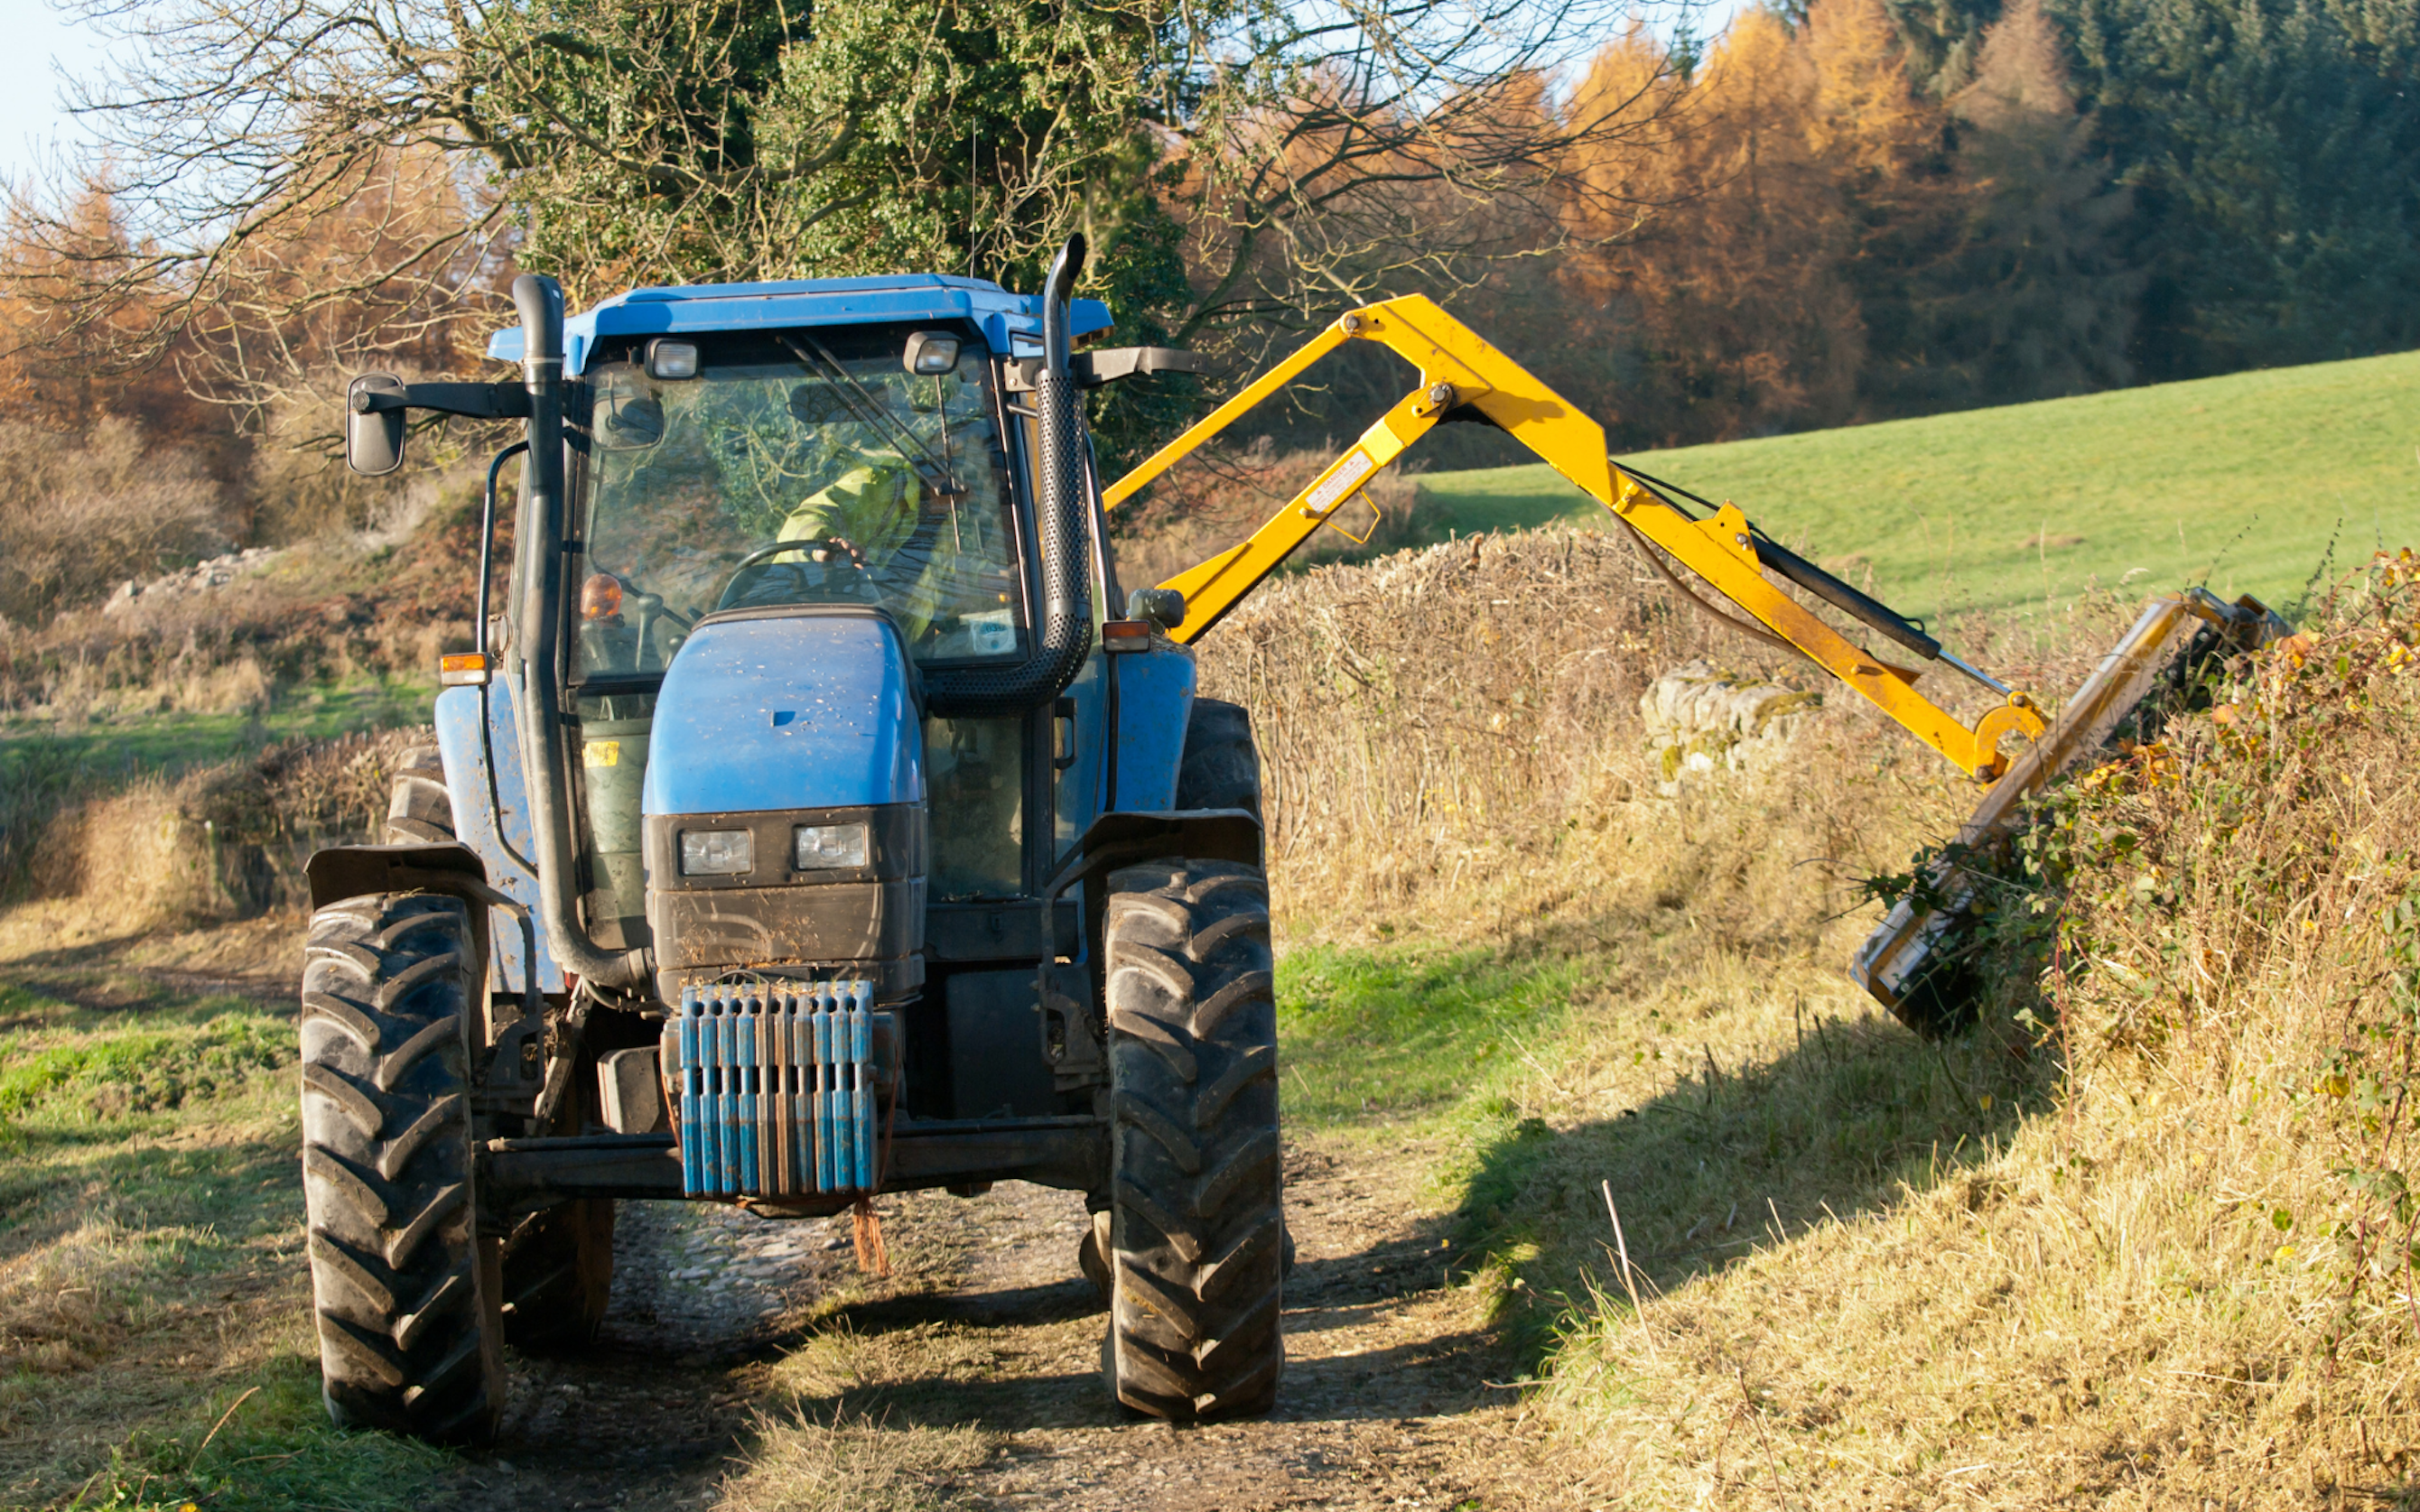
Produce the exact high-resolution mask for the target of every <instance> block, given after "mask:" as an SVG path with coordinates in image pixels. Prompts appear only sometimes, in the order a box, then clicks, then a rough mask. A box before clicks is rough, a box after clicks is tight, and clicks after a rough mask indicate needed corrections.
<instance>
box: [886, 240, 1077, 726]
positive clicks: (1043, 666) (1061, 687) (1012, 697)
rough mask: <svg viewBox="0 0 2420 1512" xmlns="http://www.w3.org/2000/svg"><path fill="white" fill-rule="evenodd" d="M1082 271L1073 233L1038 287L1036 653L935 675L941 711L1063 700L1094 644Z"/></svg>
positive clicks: (995, 711)
mask: <svg viewBox="0 0 2420 1512" xmlns="http://www.w3.org/2000/svg"><path fill="white" fill-rule="evenodd" d="M1083 268H1084V239H1083V238H1082V237H1081V236H1073V237H1069V238H1068V239H1067V244H1066V245H1065V246H1063V247H1062V248H1060V249H1059V255H1058V256H1057V257H1055V258H1053V259H1051V263H1050V276H1049V277H1048V279H1047V280H1046V281H1045V283H1044V285H1043V289H1042V370H1041V372H1040V373H1038V374H1037V375H1036V376H1035V378H1034V382H1033V400H1034V409H1035V411H1036V413H1037V414H1038V415H1039V417H1040V420H1039V424H1038V426H1037V428H1038V429H1039V430H1040V431H1041V446H1040V451H1041V454H1042V455H1041V457H1040V459H1039V461H1040V466H1039V467H1038V468H1037V469H1036V471H1037V472H1038V474H1039V476H1038V477H1037V479H1036V480H1035V481H1036V489H1035V491H1036V493H1037V494H1038V495H1039V496H1040V497H1039V498H1038V499H1037V500H1036V503H1037V504H1038V505H1039V508H1038V509H1037V511H1036V513H1037V514H1038V516H1039V518H1038V519H1037V520H1036V521H1035V524H1036V527H1037V531H1036V533H1038V534H1039V535H1040V536H1041V539H1042V635H1041V639H1040V643H1039V644H1038V645H1037V646H1036V647H1035V648H1034V653H1033V655H1032V656H1029V657H1027V658H1026V659H1025V660H1024V661H1023V662H1020V663H1019V664H1017V665H1016V666H1015V667H1011V668H1006V669H1003V670H1001V671H993V670H991V669H989V668H969V669H967V670H965V671H947V672H934V673H932V674H930V675H928V676H927V677H926V679H925V682H924V691H925V701H926V704H927V706H928V707H929V708H930V709H931V710H932V712H933V713H935V714H937V715H939V716H941V717H944V718H954V719H964V718H984V717H997V716H1001V715H1014V714H1023V713H1024V712H1025V711H1026V710H1028V709H1031V708H1032V707H1034V706H1035V705H1037V704H1040V703H1044V702H1048V701H1049V700H1051V699H1055V698H1057V697H1058V696H1059V695H1060V694H1061V693H1063V692H1065V691H1066V689H1067V685H1068V684H1069V683H1072V682H1074V681H1075V680H1076V674H1077V672H1078V671H1082V670H1083V666H1084V658H1085V657H1086V656H1089V655H1091V654H1092V650H1093V593H1092V574H1091V572H1090V571H1089V568H1090V566H1091V563H1092V552H1091V550H1090V549H1089V542H1088V541H1087V539H1086V534H1085V518H1084V517H1085V513H1086V509H1085V504H1086V500H1085V494H1084V438H1083V433H1082V432H1081V431H1080V430H1079V429H1078V426H1077V422H1076V380H1075V376H1074V374H1072V373H1071V372H1070V371H1069V370H1068V331H1067V325H1068V316H1067V301H1068V299H1069V298H1070V297H1071V296H1072V295H1073V294H1074V292H1075V288H1076V275H1077V274H1078V273H1080V272H1082V271H1083Z"/></svg>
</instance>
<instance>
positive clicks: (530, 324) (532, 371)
mask: <svg viewBox="0 0 2420 1512" xmlns="http://www.w3.org/2000/svg"><path fill="white" fill-rule="evenodd" d="M513 303H514V304H516V305H518V306H520V313H521V378H522V381H523V383H524V384H525V385H526V386H527V387H528V390H529V397H530V417H529V452H528V454H527V455H526V458H525V459H524V461H523V462H522V464H521V501H522V502H521V508H520V532H519V542H518V545H519V548H520V553H521V573H520V579H521V585H522V586H521V601H520V604H518V605H516V606H515V609H516V610H517V611H518V619H519V625H517V628H518V630H519V631H520V633H519V634H517V635H515V636H514V637H513V640H514V643H515V645H516V646H517V647H518V648H519V649H520V656H521V701H520V737H521V771H522V772H523V774H524V775H525V776H527V777H528V778H529V779H530V780H528V781H526V782H525V783H524V784H523V786H524V787H525V788H526V789H527V790H528V793H529V806H530V829H531V832H532V834H533V835H534V836H535V840H536V842H537V844H536V850H537V855H536V856H535V857H534V859H535V860H536V862H537V901H538V917H539V918H540V919H542V920H543V921H544V922H545V924H546V940H547V946H548V948H549V949H551V950H552V952H553V954H554V959H555V961H556V962H557V963H558V964H560V965H561V966H562V967H563V969H564V970H565V971H566V972H569V973H571V974H573V975H575V976H578V977H580V978H581V979H582V980H585V981H590V982H594V983H596V984H597V986H599V987H640V986H645V985H647V984H648V980H649V978H650V977H651V976H652V974H653V973H654V970H655V959H654V957H655V952H654V951H652V950H647V949H637V950H605V949H599V948H598V946H597V942H596V941H595V940H593V939H590V938H589V936H588V932H587V930H585V929H583V928H582V926H581V924H580V919H579V915H578V913H577V912H576V911H575V909H574V908H573V906H572V890H571V889H572V880H571V879H572V873H573V871H574V861H573V856H574V851H573V846H572V841H571V813H570V809H569V807H568V805H567V804H566V802H565V801H564V795H566V793H568V792H569V791H570V789H569V787H568V785H567V784H568V783H569V780H570V778H569V774H568V772H567V770H566V764H565V762H564V759H563V738H562V737H563V648H562V640H563V636H562V629H563V616H562V613H561V609H562V606H563V574H564V554H563V545H562V543H563V538H564V536H563V529H564V498H563V289H562V286H561V285H558V284H556V283H555V281H554V280H553V279H551V278H547V277H543V276H541V275H539V274H536V273H523V274H521V275H520V277H519V278H516V279H514V280H513ZM1088 628H1089V626H1088Z"/></svg>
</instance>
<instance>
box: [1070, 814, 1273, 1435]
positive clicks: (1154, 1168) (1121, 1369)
mask: <svg viewBox="0 0 2420 1512" xmlns="http://www.w3.org/2000/svg"><path fill="white" fill-rule="evenodd" d="M1109 889H1110V890H1109V908H1108V925H1107V930H1106V946H1107V949H1106V955H1107V960H1108V966H1109V1075H1110V1088H1111V1094H1110V1095H1111V1103H1112V1105H1113V1107H1114V1109H1115V1118H1116V1121H1115V1124H1114V1126H1113V1128H1112V1130H1111V1141H1112V1144H1111V1149H1112V1154H1111V1162H1110V1169H1111V1179H1110V1199H1109V1213H1110V1225H1109V1228H1110V1232H1109V1254H1108V1256H1107V1259H1108V1262H1109V1266H1108V1269H1109V1282H1110V1285H1109V1290H1110V1294H1111V1302H1110V1313H1109V1336H1108V1338H1107V1340H1106V1341H1105V1343H1104V1346H1103V1350H1102V1365H1103V1373H1104V1375H1105V1376H1106V1377H1107V1378H1108V1384H1109V1390H1110V1392H1111V1394H1112V1395H1113V1396H1116V1398H1117V1399H1118V1400H1119V1401H1121V1402H1123V1403H1124V1404H1125V1405H1126V1406H1128V1407H1130V1408H1133V1409H1134V1410H1136V1411H1137V1412H1145V1413H1148V1414H1150V1415H1151V1416H1154V1417H1161V1418H1170V1419H1175V1420H1180V1421H1181V1420H1189V1419H1194V1418H1207V1417H1233V1416H1239V1415H1244V1414H1248V1413H1255V1412H1266V1411H1267V1410H1268V1409H1269V1407H1270V1406H1271V1405H1272V1404H1273V1403H1274V1402H1275V1401H1276V1400H1277V1387H1278V1376H1279V1373H1280V1370H1281V1369H1282V1367H1283V1365H1284V1360H1285V1341H1284V1336H1283V1332H1282V1326H1281V1304H1282V1293H1283V1286H1284V1276H1283V1262H1284V1250H1285V1224H1284V1215H1283V1210H1282V1206H1281V1199H1282V1195H1283V1193H1282V1187H1283V1174H1282V1168H1281V1165H1280V1160H1279V1145H1278V1080H1277V1073H1278V1065H1277V1004H1276V998H1275V996H1274V993H1273V986H1274V984H1273V980H1272V976H1271V963H1270V955H1269V904H1268V886H1267V883H1266V882H1265V881H1264V879H1263V877H1262V874H1261V871H1260V869H1259V868H1258V867H1249V866H1240V865H1237V864H1235V863H1233V862H1229V861H1163V862H1158V863H1155V864H1153V865H1150V866H1142V867H1130V868H1128V869H1126V870H1125V871H1122V872H1117V873H1115V874H1113V875H1112V876H1111V877H1110V879H1109Z"/></svg>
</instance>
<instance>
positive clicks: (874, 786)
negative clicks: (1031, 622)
mask: <svg viewBox="0 0 2420 1512" xmlns="http://www.w3.org/2000/svg"><path fill="white" fill-rule="evenodd" d="M908 677H909V670H908V663H907V647H906V645H905V644H904V643H902V641H901V640H900V639H899V632H898V630H897V628H896V627H895V626H893V625H892V623H891V621H890V620H889V619H888V618H886V617H884V616H883V615H881V614H878V613H875V612H872V611H869V610H856V611H851V610H847V609H825V610H814V611H809V612H804V613H787V614H778V615H772V616H768V617H765V618H754V619H744V620H724V621H721V622H711V621H710V622H708V623H706V624H705V625H700V626H699V627H698V629H697V631H696V632H695V633H694V634H692V635H691V636H690V638H689V640H688V641H687V642H686V643H685V644H683V645H682V647H681V648H680V653H679V655H677V656H675V657H674V658H673V664H672V666H671V667H670V668H668V669H666V671H665V672H664V683H663V689H662V691H661V692H660V693H659V694H658V695H657V699H656V717H655V728H654V730H653V731H652V732H651V733H650V734H649V736H648V740H647V779H646V789H645V793H644V796H643V797H642V799H641V805H642V808H643V810H644V812H645V813H647V814H649V815H657V814H664V815H679V814H706V813H744V812H763V811H766V810H779V809H841V808H851V807H856V806H859V805H870V804H886V803H921V802H923V798H924V743H923V729H922V726H921V725H920V723H919V722H918V719H917V715H916V704H915V701H914V698H913V696H912V695H911V693H910V691H909V685H908Z"/></svg>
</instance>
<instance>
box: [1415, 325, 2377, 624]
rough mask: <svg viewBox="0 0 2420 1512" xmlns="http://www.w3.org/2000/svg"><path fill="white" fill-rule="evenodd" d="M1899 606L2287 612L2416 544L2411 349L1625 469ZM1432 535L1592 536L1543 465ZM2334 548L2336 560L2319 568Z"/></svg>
mask: <svg viewBox="0 0 2420 1512" xmlns="http://www.w3.org/2000/svg"><path fill="white" fill-rule="evenodd" d="M1626 460H1629V461H1632V462H1635V463H1637V465H1638V466H1639V467H1640V468H1642V469H1644V470H1645V471H1648V472H1651V473H1653V474H1654V475H1655V476H1657V477H1660V478H1666V479H1669V480H1670V481H1671V482H1673V483H1676V484H1678V485H1680V486H1683V487H1685V488H1689V489H1692V490H1694V491H1695V492H1697V493H1699V494H1703V495H1704V496H1705V497H1707V498H1709V499H1714V500H1726V499H1727V500H1730V501H1734V502H1736V503H1738V504H1739V505H1740V507H1741V508H1743V509H1745V510H1746V511H1747V513H1748V516H1749V517H1750V518H1752V519H1754V520H1756V521H1757V523H1758V524H1760V525H1761V526H1763V527H1764V529H1765V530H1766V531H1767V532H1771V533H1772V534H1773V535H1774V536H1775V537H1776V538H1777V539H1779V540H1782V541H1785V542H1790V543H1803V546H1802V549H1803V550H1804V551H1805V552H1806V554H1807V555H1808V556H1810V557H1813V558H1815V559H1816V560H1818V561H1821V562H1823V563H1825V564H1827V565H1829V566H1831V567H1832V568H1833V570H1835V571H1837V572H1839V573H1841V575H1842V576H1843V577H1846V578H1849V579H1851V580H1852V581H1855V582H1863V581H1864V579H1865V575H1866V569H1867V568H1868V567H1869V566H1870V567H1871V568H1872V570H1873V591H1874V592H1875V593H1876V594H1877V595H1878V596H1881V597H1883V598H1885V599H1886V600H1888V601H1889V602H1891V603H1892V604H1894V605H1895V606H1897V607H1898V608H1900V609H1902V610H1904V611H1906V612H1908V613H1912V614H1918V615H1926V616H1937V615H1940V614H1943V613H1945V612H1947V613H1956V612H1960V611H1962V610H1969V609H2018V610H2024V609H2028V608H2033V609H2045V608H2046V609H2049V610H2051V611H2052V612H2057V611H2061V610H2063V609H2065V607H2066V606H2067V605H2068V604H2070V603H2071V602H2072V601H2073V600H2074V599H2075V597H2076V596H2077V595H2078V594H2082V593H2083V592H2085V591H2086V589H2088V588H2090V587H2092V586H2093V585H2095V584H2098V585H2100V586H2102V587H2108V588H2117V587H2120V586H2122V587H2124V588H2125V589H2126V590H2127V591H2128V592H2129V593H2130V594H2131V593H2135V592H2142V593H2149V592H2151V591H2154V590H2158V589H2164V588H2171V587H2176V586H2180V585H2181V584H2184V583H2190V582H2202V581H2207V582H2208V584H2209V586H2210V587H2211V588H2212V589H2213V590H2215V591H2217V592H2220V593H2223V594H2227V595H2229V596H2232V595H2234V594H2241V593H2253V594H2259V595H2261V596H2262V597H2263V598H2266V599H2268V600H2269V601H2270V602H2271V603H2273V604H2280V603H2284V602H2287V601H2289V600H2292V599H2293V598H2295V597H2296V596H2297V595H2299V594H2300V593H2301V592H2302V590H2303V587H2304V584H2305V583H2306V582H2308V581H2309V580H2310V579H2311V578H2312V576H2313V574H2314V573H2315V572H2318V571H2319V570H2320V569H2321V567H2322V564H2323V563H2330V562H2331V561H2332V563H2333V566H2332V569H2331V570H2332V571H2333V570H2340V569H2342V568H2345V567H2348V566H2350V565H2353V564H2356V563H2359V562H2361V561H2363V560H2364V559H2366V557H2367V556H2368V554H2369V552H2370V551H2371V550H2373V549H2374V548H2379V547H2381V546H2383V547H2389V548H2396V547H2402V546H2407V545H2420V353H2412V352H2407V353H2402V354H2399V355H2397V356H2392V357H2372V358H2364V359H2361V360H2359V361H2355V362H2347V363H2319V364H2317V365H2314V366H2309V367H2289V368H2279V369H2275V370H2273V371H2269V372H2261V373H2239V374H2235V375H2233V376H2231V377H2227V378H2203V379H2198V380H2195V381H2194V382H2190V383H2168V384H2162V385H2158V386H2155V387H2151V388H2143V389H2131V390H2126V391H2124V392H2120V393H2096V394H2090V395H2086V396H2085V397H2083V398H2076V399H2053V400H2048V401H2045V402H2043V403H2040V404H2025V405H2010V406H2008V407H2006V408H2004V409H1976V410H1969V411H1966V412H1964V413H1962V414H1951V415H1934V416H1931V417H1929V418H1927V419H1923V420H1899V421H1888V422H1885V423H1882V424H1872V425H1857V426H1852V427H1848V428H1845V429H1841V430H1827V431H1812V432H1808V433H1807V434H1804V435H1797V436H1776V437H1770V438H1765V439H1761V440H1745V441H1728V442H1723V443H1721V444H1717V445H1712V446H1691V447H1683V448H1680V449H1678V450H1674V451H1668V452H1648V453H1639V454H1635V455H1632V456H1630V457H1628V458H1626ZM1420 493H1421V500H1422V504H1423V507H1424V509H1426V510H1428V511H1430V512H1431V529H1433V530H1434V532H1435V534H1437V535H1438V536H1440V537H1442V536H1443V535H1444V534H1445V533H1446V532H1447V531H1448V530H1452V531H1455V532H1461V533H1465V534H1468V533H1473V532H1481V531H1491V530H1495V531H1502V530H1528V529H1534V528H1536V527H1538V526H1541V525H1545V524H1549V523H1553V522H1556V521H1575V522H1586V523H1590V524H1593V523H1596V522H1598V521H1601V520H1603V519H1604V518H1606V516H1605V513H1604V511H1603V510H1602V509H1601V508H1600V507H1599V506H1598V505H1597V504H1596V503H1595V502H1594V501H1591V500H1590V499H1588V498H1587V497H1585V496H1584V495H1582V494H1581V493H1579V491H1578V490H1577V489H1575V488H1574V487H1572V486H1570V485H1569V484H1567V483H1565V482H1564V481H1563V480H1562V479H1560V478H1559V477H1557V476H1556V475H1555V474H1554V473H1553V472H1552V471H1549V470H1547V469H1546V468H1544V467H1543V466H1541V467H1527V468H1498V469H1491V470H1487V471H1476V472H1438V473H1431V474H1429V475H1427V476H1426V477H1423V478H1422V479H1421V480H1420ZM2332 544H2333V549H2334V554H2333V558H2332V559H2331V556H2330V551H2331V545H2332Z"/></svg>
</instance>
